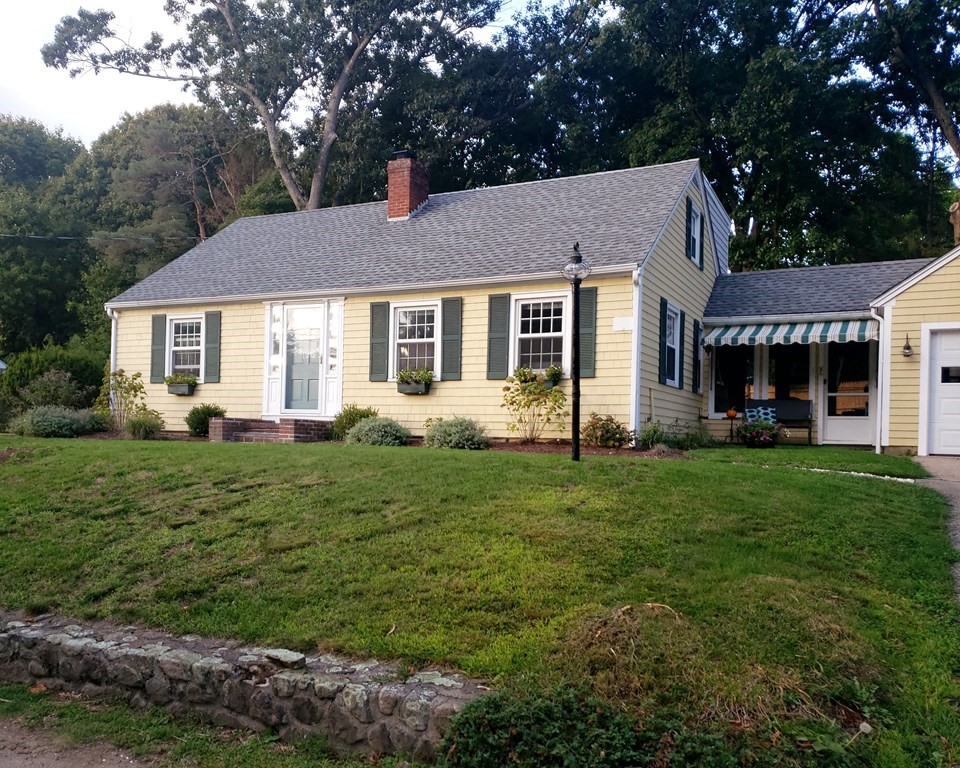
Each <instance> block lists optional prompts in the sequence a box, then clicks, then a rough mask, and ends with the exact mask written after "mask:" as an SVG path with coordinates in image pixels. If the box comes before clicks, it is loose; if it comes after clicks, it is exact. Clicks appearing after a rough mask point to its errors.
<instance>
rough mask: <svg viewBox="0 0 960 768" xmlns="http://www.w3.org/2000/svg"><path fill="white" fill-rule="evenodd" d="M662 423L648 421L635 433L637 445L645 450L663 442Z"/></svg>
mask: <svg viewBox="0 0 960 768" xmlns="http://www.w3.org/2000/svg"><path fill="white" fill-rule="evenodd" d="M663 438H664V434H663V425H662V424H661V423H660V422H659V421H648V422H647V423H646V424H645V425H644V426H643V428H642V429H641V430H640V431H639V432H638V433H637V447H638V448H642V449H643V450H647V449H649V448H652V447H653V446H655V445H658V444H659V443H662V442H663Z"/></svg>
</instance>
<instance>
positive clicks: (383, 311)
mask: <svg viewBox="0 0 960 768" xmlns="http://www.w3.org/2000/svg"><path fill="white" fill-rule="evenodd" d="M389 347H390V303H389V302H387V301H375V302H373V303H372V304H371V305H370V381H386V380H387V356H388V353H389Z"/></svg>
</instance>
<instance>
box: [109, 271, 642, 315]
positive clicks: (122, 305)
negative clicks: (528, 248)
mask: <svg viewBox="0 0 960 768" xmlns="http://www.w3.org/2000/svg"><path fill="white" fill-rule="evenodd" d="M636 268H637V264H636V262H633V263H630V264H614V265H611V266H606V267H594V268H593V269H592V270H591V271H590V275H591V276H594V277H611V276H617V275H624V276H628V275H632V274H633V271H634V270H635V269H636ZM587 280H588V281H589V278H587ZM542 282H563V283H566V282H567V281H566V279H565V278H564V277H563V275H561V274H560V270H559V269H558V270H556V271H555V272H536V273H530V274H523V275H504V276H499V277H484V278H473V279H470V280H438V281H434V282H430V283H417V284H415V285H413V284H410V283H398V284H396V285H385V286H378V287H375V288H372V287H358V288H350V289H348V290H344V289H342V288H338V289H337V290H334V291H285V292H282V293H251V294H248V295H242V296H195V297H191V298H183V299H163V300H160V299H157V300H152V301H122V302H111V303H108V304H107V305H106V307H107V309H145V308H149V307H183V306H190V305H194V304H248V303H250V302H255V301H259V302H270V301H301V300H308V299H318V300H319V299H332V298H345V297H347V296H380V295H383V294H404V293H423V292H424V291H442V290H447V289H450V288H483V287H489V288H495V287H497V286H500V285H513V284H517V283H542Z"/></svg>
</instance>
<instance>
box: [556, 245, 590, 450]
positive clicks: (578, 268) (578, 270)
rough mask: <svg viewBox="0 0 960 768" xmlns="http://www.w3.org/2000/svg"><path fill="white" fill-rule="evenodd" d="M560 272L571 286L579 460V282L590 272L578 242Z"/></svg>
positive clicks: (572, 376)
mask: <svg viewBox="0 0 960 768" xmlns="http://www.w3.org/2000/svg"><path fill="white" fill-rule="evenodd" d="M560 274H561V275H563V276H564V278H565V279H566V280H568V281H569V283H570V285H571V286H572V287H573V359H572V360H571V365H570V381H571V384H572V387H571V399H572V400H573V407H572V409H571V425H570V426H571V429H572V430H573V444H572V455H571V457H570V458H572V459H573V460H574V461H580V283H582V282H583V281H584V280H586V279H587V277H588V276H589V274H590V262H588V261H584V259H583V256H581V255H580V243H579V242H577V243H574V244H573V254H572V255H571V256H570V260H569V261H568V262H567V263H566V264H564V265H563V269H562V270H560Z"/></svg>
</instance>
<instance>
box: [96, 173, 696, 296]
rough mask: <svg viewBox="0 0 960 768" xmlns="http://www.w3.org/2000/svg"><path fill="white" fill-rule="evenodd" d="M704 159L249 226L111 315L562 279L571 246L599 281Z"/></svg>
mask: <svg viewBox="0 0 960 768" xmlns="http://www.w3.org/2000/svg"><path fill="white" fill-rule="evenodd" d="M698 168H699V163H698V161H696V160H686V161H683V162H679V163H671V164H667V165H659V166H650V167H646V168H632V169H627V170H621V171H607V172H604V173H596V174H590V175H585V176H571V177H565V178H560V179H549V180H544V181H536V182H529V183H524V184H512V185H507V186H501V187H489V188H484V189H474V190H466V191H462V192H450V193H445V194H439V195H431V196H430V198H429V200H428V201H427V202H426V204H425V205H424V206H423V207H422V209H421V210H420V211H419V212H418V213H417V215H416V216H414V217H411V218H410V219H408V220H405V221H392V222H391V221H387V214H386V207H387V204H386V202H377V203H365V204H361V205H351V206H344V207H340V208H326V209H322V210H317V211H305V212H300V213H288V214H277V215H274V216H259V217H251V218H247V219H241V220H239V221H237V222H235V223H233V224H231V225H230V226H228V227H226V228H225V229H223V230H222V231H221V232H219V233H217V234H216V235H214V236H213V237H211V238H210V239H209V240H207V241H205V242H204V243H201V244H200V245H198V246H197V247H196V248H193V249H192V250H190V251H188V252H187V253H185V254H184V255H183V256H181V257H180V258H179V259H176V260H175V261H173V262H171V263H170V264H168V265H167V266H165V267H163V268H162V269H160V270H158V271H157V272H155V273H154V274H153V275H151V276H149V277H148V278H146V279H145V280H143V281H142V282H140V283H138V284H137V285H135V286H133V287H132V288H131V289H129V290H128V291H126V292H125V293H123V294H121V295H120V296H118V297H116V298H115V299H113V300H112V301H111V302H110V306H124V305H150V304H169V303H190V302H198V301H203V300H208V299H212V300H216V299H240V298H254V299H255V298H260V297H278V296H290V297H294V296H302V295H311V294H312V295H335V294H337V293H341V294H346V293H351V292H354V293H356V292H362V291H367V290H369V291H379V290H385V289H390V288H396V289H403V288H406V289H416V288H421V287H425V286H428V285H438V284H459V283H462V284H468V283H471V282H474V283H475V282H483V281H486V282H491V283H492V282H496V281H498V280H509V279H520V278H526V277H531V276H537V275H543V276H547V275H552V274H559V270H560V268H561V267H562V265H563V264H564V262H565V261H566V259H567V256H568V254H569V252H570V249H571V248H572V246H573V244H574V243H575V242H579V243H580V248H581V251H582V252H583V254H584V257H585V258H586V259H587V260H588V261H590V263H591V265H592V266H593V268H594V269H595V270H596V271H597V272H601V273H602V272H603V271H604V270H605V269H607V270H612V269H615V268H629V267H630V266H631V265H636V264H637V263H639V262H640V261H642V260H643V258H644V257H645V256H646V254H647V253H648V252H649V250H650V248H651V247H652V246H653V243H654V241H655V239H656V237H657V235H658V233H659V232H660V229H661V227H662V224H663V222H664V221H665V220H666V219H667V217H668V216H669V215H670V212H671V211H672V210H673V208H674V205H675V204H676V201H677V199H678V198H679V197H680V195H681V194H682V193H683V190H684V189H685V188H686V185H687V183H688V182H689V180H690V178H691V176H692V175H693V174H694V173H695V172H696V171H697V169H698Z"/></svg>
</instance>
